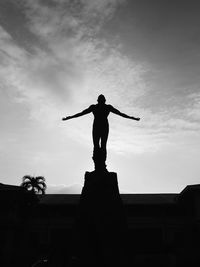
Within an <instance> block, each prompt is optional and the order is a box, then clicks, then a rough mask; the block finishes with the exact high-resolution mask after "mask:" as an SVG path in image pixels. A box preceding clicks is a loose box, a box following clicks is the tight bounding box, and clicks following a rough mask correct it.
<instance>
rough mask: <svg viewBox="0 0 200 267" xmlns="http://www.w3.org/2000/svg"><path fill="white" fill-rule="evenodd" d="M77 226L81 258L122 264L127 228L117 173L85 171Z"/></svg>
mask: <svg viewBox="0 0 200 267" xmlns="http://www.w3.org/2000/svg"><path fill="white" fill-rule="evenodd" d="M77 226H78V233H79V242H80V244H81V251H80V258H81V262H83V263H84V264H86V265H88V264H91V265H93V266H99V265H98V264H100V265H101V266H107V265H109V266H110V265H112V264H114V266H116V265H117V266H124V263H125V257H124V251H123V247H124V242H125V236H126V229H127V228H126V219H125V213H124V210H123V203H122V201H121V198H120V194H119V189H118V183H117V174H116V173H114V172H96V171H94V172H86V173H85V183H84V187H83V189H82V193H81V198H80V204H79V216H78V225H77Z"/></svg>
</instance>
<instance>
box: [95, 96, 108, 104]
mask: <svg viewBox="0 0 200 267" xmlns="http://www.w3.org/2000/svg"><path fill="white" fill-rule="evenodd" d="M97 102H98V103H99V104H105V103H106V98H105V96H104V95H99V96H98V98H97Z"/></svg>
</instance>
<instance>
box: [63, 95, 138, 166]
mask: <svg viewBox="0 0 200 267" xmlns="http://www.w3.org/2000/svg"><path fill="white" fill-rule="evenodd" d="M97 102H98V104H96V105H91V106H90V107H89V108H87V109H85V110H83V111H82V112H80V113H77V114H75V115H73V116H68V117H64V118H62V120H69V119H73V118H77V117H80V116H83V115H86V114H88V113H91V112H92V113H93V115H94V123H93V130H92V136H93V144H94V150H93V160H94V163H95V169H96V170H97V169H98V170H105V167H106V165H105V161H106V156H107V152H106V144H107V139H108V133H109V124H108V115H109V113H110V112H112V113H114V114H117V115H119V116H122V117H124V118H127V119H132V120H137V121H139V120H140V118H135V117H133V116H128V115H126V114H124V113H122V112H120V111H119V110H117V109H116V108H114V107H113V106H111V105H107V104H106V98H105V96H104V95H99V96H98V99H97Z"/></svg>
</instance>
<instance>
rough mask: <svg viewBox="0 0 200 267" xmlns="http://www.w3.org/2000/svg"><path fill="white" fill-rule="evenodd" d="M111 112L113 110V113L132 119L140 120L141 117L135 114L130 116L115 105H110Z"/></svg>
mask: <svg viewBox="0 0 200 267" xmlns="http://www.w3.org/2000/svg"><path fill="white" fill-rule="evenodd" d="M110 112H112V113H114V114H116V115H119V116H121V117H124V118H126V119H131V120H136V121H139V120H140V118H135V117H133V116H129V115H127V114H125V113H122V112H120V111H119V110H118V109H116V108H114V107H113V106H110Z"/></svg>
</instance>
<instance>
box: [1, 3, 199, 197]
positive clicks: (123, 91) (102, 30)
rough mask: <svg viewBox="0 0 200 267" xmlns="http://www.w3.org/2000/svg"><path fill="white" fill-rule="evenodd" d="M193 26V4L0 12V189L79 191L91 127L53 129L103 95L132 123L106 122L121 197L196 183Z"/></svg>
mask: <svg viewBox="0 0 200 267" xmlns="http://www.w3.org/2000/svg"><path fill="white" fill-rule="evenodd" d="M199 25H200V1H195V0H129V1H126V0H76V1H75V0H74V1H70V0H34V1H33V0H1V1H0V139H1V142H0V182H2V183H7V184H17V185H19V184H20V183H21V178H22V177H23V176H24V175H26V174H30V175H34V176H37V175H44V176H45V178H46V180H47V186H48V190H49V191H48V192H58V191H59V190H63V189H66V190H67V188H68V187H70V188H72V187H73V186H74V187H75V188H76V187H78V185H80V186H82V185H83V182H84V173H85V171H92V170H93V162H92V158H91V157H92V149H93V148H92V137H91V129H92V119H93V117H92V114H90V115H87V116H84V117H81V118H76V119H74V120H70V121H65V122H63V121H62V120H61V119H62V117H63V116H67V115H72V114H74V113H76V112H79V111H82V110H83V109H85V108H87V107H88V106H89V105H90V104H93V103H96V99H97V97H98V95H99V94H101V93H103V94H104V95H105V96H106V99H107V103H109V104H112V105H113V106H114V107H116V108H118V109H119V110H120V111H122V112H124V113H127V114H129V115H133V116H135V117H141V121H139V122H137V121H132V120H127V119H124V118H122V117H119V116H117V115H114V114H113V115H110V117H109V121H110V134H109V140H108V159H107V167H108V170H109V171H115V172H117V173H118V181H119V187H120V191H121V192H129V193H135V192H137V193H146V192H180V191H181V190H183V188H184V187H185V186H186V185H187V184H194V183H199V179H200V176H199V174H200V164H199V159H200V150H199V148H200V88H199V86H200V29H199ZM62 192H63V191H62Z"/></svg>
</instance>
